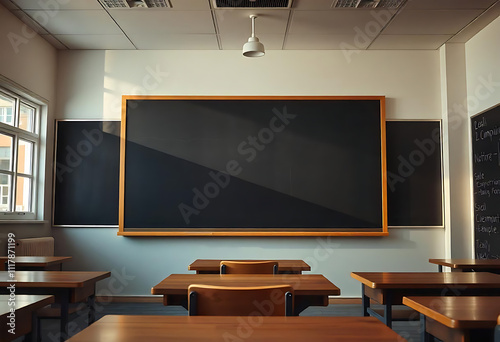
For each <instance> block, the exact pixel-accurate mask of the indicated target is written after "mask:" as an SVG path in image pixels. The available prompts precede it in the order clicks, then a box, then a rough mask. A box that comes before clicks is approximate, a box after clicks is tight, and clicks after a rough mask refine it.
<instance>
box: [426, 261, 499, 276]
mask: <svg viewBox="0 0 500 342" xmlns="http://www.w3.org/2000/svg"><path fill="white" fill-rule="evenodd" d="M429 262H430V263H431V264H436V265H438V271H439V272H443V266H447V267H450V268H452V269H453V270H457V271H462V272H491V273H497V274H498V273H500V259H487V260H484V259H429Z"/></svg>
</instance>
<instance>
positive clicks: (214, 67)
mask: <svg viewBox="0 0 500 342" xmlns="http://www.w3.org/2000/svg"><path fill="white" fill-rule="evenodd" d="M58 65H59V69H58V75H59V76H58V80H57V84H58V88H57V89H58V103H57V118H71V119H120V114H121V96H122V95H124V94H126V95H135V94H136V95H142V94H148V95H385V96H386V97H387V118H388V119H440V118H441V112H442V111H441V97H440V59H439V52H438V51H390V52H383V51H356V52H351V53H348V54H344V53H343V52H342V51H268V52H267V54H266V56H265V57H263V58H260V59H247V58H244V57H242V56H241V53H240V51H64V52H60V53H59V64H58ZM446 200H448V198H446ZM116 233H117V229H110V228H106V229H101V228H54V229H53V234H54V237H55V238H56V241H57V242H56V252H57V254H59V255H72V256H73V257H74V259H73V261H72V262H71V263H70V264H68V268H71V269H74V270H113V271H114V276H115V277H116V280H118V282H117V281H116V280H115V281H114V282H113V283H106V282H102V284H101V285H100V286H101V287H100V291H103V292H102V293H109V292H111V293H112V294H115V295H149V294H150V289H151V287H152V286H154V285H156V284H157V283H158V282H159V281H160V280H162V279H163V278H164V277H166V276H167V275H168V274H171V273H186V272H187V265H188V264H190V263H191V262H192V261H194V260H195V259H197V258H269V259H273V258H289V259H304V260H305V261H306V262H308V263H310V264H311V266H312V271H313V272H314V273H322V274H324V275H325V276H326V277H327V278H328V279H330V280H331V281H332V282H334V283H335V284H336V285H337V286H339V287H340V288H341V290H342V295H343V296H345V297H359V296H360V284H359V283H358V282H357V281H354V280H353V279H352V278H351V277H350V272H351V271H370V270H372V271H435V270H436V266H435V265H431V264H429V263H428V259H429V258H431V257H435V258H442V257H445V251H444V246H445V242H444V229H390V236H389V237H383V238H359V237H356V238H352V237H351V238H339V237H335V238H314V237H311V238H286V237H276V238H230V237H226V238H165V237H163V238H162V237H155V238H145V237H143V238H131V237H118V236H116ZM117 284H120V286H117ZM106 291H107V292H106Z"/></svg>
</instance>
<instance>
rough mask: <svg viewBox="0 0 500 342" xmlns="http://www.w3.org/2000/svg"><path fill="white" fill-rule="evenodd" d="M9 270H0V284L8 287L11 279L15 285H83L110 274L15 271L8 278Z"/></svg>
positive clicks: (69, 286)
mask: <svg viewBox="0 0 500 342" xmlns="http://www.w3.org/2000/svg"><path fill="white" fill-rule="evenodd" d="M9 274H10V273H9V272H7V271H0V286H1V287H8V286H10V284H12V283H13V281H15V282H16V287H65V288H71V287H84V286H86V285H89V284H93V283H95V282H97V281H99V280H102V279H104V278H108V277H109V276H111V272H72V271H15V272H14V274H15V277H14V278H10V277H9Z"/></svg>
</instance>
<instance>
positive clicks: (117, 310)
mask: <svg viewBox="0 0 500 342" xmlns="http://www.w3.org/2000/svg"><path fill="white" fill-rule="evenodd" d="M104 315H174V316H183V315H187V311H186V310H185V309H184V308H182V307H180V306H169V307H166V306H163V305H162V303H96V319H99V318H101V317H102V316H104ZM361 315H362V313H361V305H359V304H330V305H329V306H327V307H309V308H308V309H306V310H304V311H303V312H302V313H301V316H361ZM86 317H87V311H86V309H82V310H80V311H77V312H76V313H74V314H72V316H71V319H72V320H71V322H70V324H69V329H68V330H69V333H70V336H72V335H74V334H76V333H78V332H79V331H80V330H82V329H84V328H85V327H86ZM41 324H42V334H41V335H42V342H58V341H59V335H58V330H59V320H57V319H43V320H42V323H41ZM393 329H394V330H395V331H396V332H397V333H398V334H399V335H400V336H402V337H404V338H405V339H406V340H407V341H408V342H417V341H420V326H419V322H418V321H404V322H403V321H402V322H394V323H393ZM20 341H22V339H17V340H16V341H15V342H20Z"/></svg>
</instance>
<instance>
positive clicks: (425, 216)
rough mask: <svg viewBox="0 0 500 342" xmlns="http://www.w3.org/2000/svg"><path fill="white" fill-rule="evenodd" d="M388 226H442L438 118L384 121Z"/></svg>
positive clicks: (441, 183)
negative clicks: (385, 131)
mask: <svg viewBox="0 0 500 342" xmlns="http://www.w3.org/2000/svg"><path fill="white" fill-rule="evenodd" d="M386 127H387V207H388V217H389V226H401V227H415V226H416V227H429V226H434V227H440V226H443V182H442V166H441V165H442V164H441V160H442V152H441V122H440V121H428V120H426V121H423V120H421V121H408V120H404V121H387V126H386Z"/></svg>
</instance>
